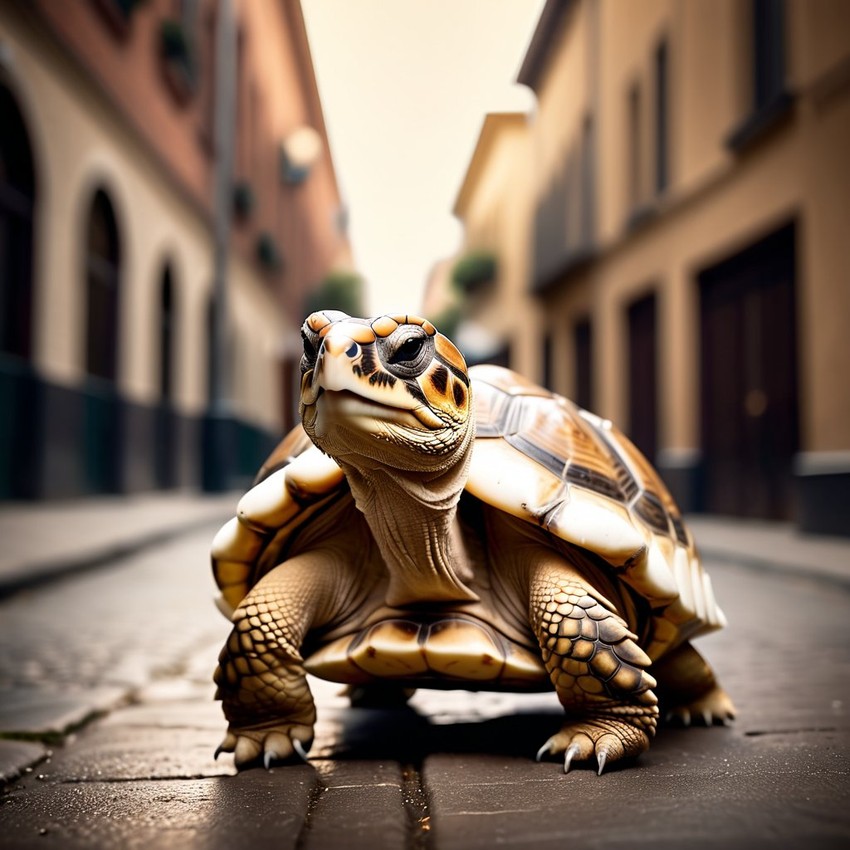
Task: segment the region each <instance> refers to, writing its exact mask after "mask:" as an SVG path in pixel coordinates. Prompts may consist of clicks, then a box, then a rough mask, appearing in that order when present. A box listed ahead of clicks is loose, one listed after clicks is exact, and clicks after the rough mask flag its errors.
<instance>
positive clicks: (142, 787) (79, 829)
mask: <svg viewBox="0 0 850 850" xmlns="http://www.w3.org/2000/svg"><path fill="white" fill-rule="evenodd" d="M314 775H315V774H314V772H313V770H312V769H311V768H309V767H307V766H306V765H305V766H303V767H292V768H290V770H289V771H288V772H287V773H286V774H283V773H282V772H280V771H276V772H274V773H268V772H266V771H251V772H250V773H245V774H240V775H239V776H233V777H213V778H209V779H199V780H193V781H176V780H175V781H159V782H151V781H144V782H81V783H76V784H70V785H67V786H64V787H63V790H62V793H57V792H56V787H55V786H52V785H50V784H46V783H31V784H29V785H27V787H26V788H25V789H24V790H16V791H13V792H12V793H11V794H10V795H9V796H7V797H6V798H5V801H4V803H3V805H2V807H0V834H2V835H4V836H8V838H5V839H4V840H3V846H4V848H8V850H13V848H14V850H29V848H40V849H41V850H43V848H57V850H66V848H67V849H68V850H99V849H100V848H103V850H114V848H118V847H120V848H122V850H152V848H176V847H180V848H191V847H204V848H210V850H217V848H222V850H232V848H235V847H250V848H251V850H265V849H266V848H269V850H272V848H274V850H294V848H295V847H297V846H299V840H300V836H301V834H302V830H303V827H304V821H305V818H306V817H307V813H308V811H309V809H310V801H311V797H312V795H313V789H314Z"/></svg>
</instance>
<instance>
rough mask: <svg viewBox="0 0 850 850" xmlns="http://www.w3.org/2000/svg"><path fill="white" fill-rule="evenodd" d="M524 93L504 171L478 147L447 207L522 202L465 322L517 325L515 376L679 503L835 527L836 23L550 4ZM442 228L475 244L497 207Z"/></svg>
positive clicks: (844, 134)
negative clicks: (488, 283) (494, 274)
mask: <svg viewBox="0 0 850 850" xmlns="http://www.w3.org/2000/svg"><path fill="white" fill-rule="evenodd" d="M519 81H520V82H522V83H524V84H526V85H528V86H529V87H530V88H531V89H532V90H533V91H534V93H535V95H536V98H537V103H536V108H535V111H534V113H533V114H531V115H529V116H528V118H527V122H528V127H527V130H526V134H527V139H526V140H525V142H524V147H523V148H522V149H520V148H519V147H517V148H516V150H515V152H514V154H513V155H514V156H515V157H516V159H517V162H515V163H513V164H512V165H510V166H505V165H504V164H500V165H498V168H496V167H495V166H494V172H497V173H490V171H489V167H480V166H479V165H477V164H476V158H479V159H480V158H487V149H488V148H492V147H493V144H492V140H491V141H490V142H487V143H485V138H484V134H482V140H481V143H479V147H478V149H477V150H476V153H475V155H474V157H473V161H472V164H471V166H470V169H469V172H468V174H467V180H466V182H465V184H464V188H463V189H462V191H461V194H460V196H459V197H460V199H461V200H463V199H464V198H469V197H476V196H477V197H479V198H480V199H481V204H482V206H484V207H492V208H493V209H495V208H497V207H499V206H504V205H506V204H507V205H508V206H511V204H512V201H513V199H514V198H521V197H523V196H524V195H525V194H527V193H530V195H531V199H530V202H529V203H528V204H527V205H526V207H525V208H527V209H528V210H529V214H528V216H527V218H526V220H525V221H524V222H523V223H522V224H521V225H519V229H520V231H521V233H522V239H518V238H517V237H516V236H513V237H512V238H511V239H502V240H500V243H499V246H498V248H497V252H498V255H499V258H498V265H499V268H500V269H501V268H502V267H506V268H511V269H520V268H523V269H524V273H523V272H522V271H518V272H511V273H509V274H507V275H505V276H504V277H501V278H500V279H499V281H498V285H497V286H495V287H493V288H492V290H491V297H490V298H489V300H488V303H487V304H486V307H485V306H481V305H476V304H475V302H474V301H471V302H470V303H469V304H468V305H467V312H468V315H467V318H468V319H469V320H471V321H480V322H484V323H486V324H487V325H488V326H489V327H491V328H492V329H493V330H494V332H495V333H497V334H500V335H502V336H503V337H504V336H507V335H508V334H509V332H510V331H509V330H508V329H507V328H506V327H505V326H504V324H505V323H504V321H503V323H502V325H501V326H500V325H499V324H498V322H495V321H494V320H493V319H492V317H493V316H502V317H505V316H510V317H511V318H510V322H512V323H513V325H514V326H518V325H520V324H521V325H522V327H523V329H526V328H527V331H528V336H529V337H530V338H532V339H533V340H535V344H536V346H537V353H536V354H535V353H534V352H531V351H529V350H524V351H520V350H517V352H516V355H515V356H512V357H511V365H512V366H513V367H514V368H517V369H518V370H520V371H524V372H526V373H528V374H531V375H532V376H533V377H535V378H537V379H539V380H541V381H543V382H545V383H546V384H548V385H549V386H550V387H551V388H553V389H555V390H557V391H559V392H562V393H565V394H566V395H569V396H571V397H573V398H574V399H576V400H577V401H578V402H579V403H580V404H583V405H585V406H588V407H591V408H592V409H594V410H596V411H597V412H598V413H600V414H602V415H604V416H607V417H610V418H611V419H613V420H615V421H616V422H618V423H619V424H621V425H622V426H623V427H624V428H625V429H626V430H627V431H628V432H629V433H630V434H631V436H632V437H633V439H634V440H635V441H636V442H637V443H638V445H639V446H640V447H641V448H642V449H643V450H644V451H645V452H646V453H647V454H648V455H649V456H650V457H651V458H652V459H653V460H654V461H655V463H656V464H657V465H658V467H659V469H660V470H661V471H662V473H663V474H664V475H665V477H666V479H667V481H668V482H669V484H670V485H671V487H672V489H673V491H674V494H675V495H676V496H677V497H678V499H679V501H680V502H681V503H682V506H683V507H684V508H685V509H688V510H703V511H710V512H715V513H723V514H732V515H736V516H754V517H762V518H776V519H784V520H792V521H795V522H796V523H797V524H798V525H799V526H800V527H801V528H803V529H805V530H811V531H822V532H829V533H839V534H847V533H850V384H848V383H847V381H846V380H844V372H845V371H846V368H847V366H848V364H850V336H848V335H847V333H846V326H847V321H848V319H850V288H848V286H847V284H846V281H847V280H848V277H850V251H848V250H847V246H846V239H847V233H848V231H849V230H850V169H848V168H847V164H846V152H847V151H848V150H850V5H848V4H846V3H842V2H831V0H785V2H782V0H712V1H711V2H708V1H707V0H705V2H701V0H636V2H621V0H574V2H570V1H569V0H558V1H557V2H556V0H550V2H548V3H547V4H546V6H545V7H544V10H543V13H542V16H541V20H540V22H539V25H538V28H537V31H536V33H535V35H534V37H533V39H532V43H531V45H530V47H529V50H528V53H527V55H526V57H525V61H524V63H523V66H522V69H521V71H520V74H519ZM502 135H505V133H502ZM503 141H507V139H504V140H503ZM493 182H499V183H500V184H501V188H500V190H499V192H497V193H491V194H493V197H494V198H495V200H493V201H485V200H484V198H485V195H487V192H488V190H487V189H486V186H487V185H488V184H489V183H493ZM526 185H527V186H530V187H531V188H530V190H526V188H525V186H526ZM457 212H458V215H459V216H460V217H461V219H462V220H463V221H464V224H465V225H466V232H467V245H466V249H467V250H469V249H470V247H471V246H473V245H474V244H476V243H478V242H479V241H480V240H481V236H480V233H481V230H480V227H479V225H478V222H480V221H484V220H487V218H488V215H490V214H491V213H488V211H487V210H486V209H476V208H474V206H473V205H471V204H470V203H468V202H466V203H461V204H460V207H459V209H458V210H457ZM508 254H509V255H510V256H507V255H508ZM503 255H504V256H503ZM520 315H522V317H523V318H522V321H521V322H520V321H519V318H518V317H519V316H520ZM511 350H512V351H513V350H514V349H513V346H512V347H511Z"/></svg>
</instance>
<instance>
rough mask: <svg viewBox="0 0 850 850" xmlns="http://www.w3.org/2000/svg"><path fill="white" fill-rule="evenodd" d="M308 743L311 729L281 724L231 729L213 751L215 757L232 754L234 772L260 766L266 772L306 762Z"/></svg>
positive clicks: (311, 736)
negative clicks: (284, 765)
mask: <svg viewBox="0 0 850 850" xmlns="http://www.w3.org/2000/svg"><path fill="white" fill-rule="evenodd" d="M312 743H313V730H312V728H311V727H309V726H301V725H296V724H292V723H285V724H280V725H271V724H267V725H265V726H254V727H242V728H238V729H237V728H233V727H231V728H230V729H228V730H227V734H226V735H225V736H224V740H223V741H222V742H221V744H219V746H218V749H216V751H215V758H218V757H219V755H220V754H221V753H233V762H234V764H235V765H236V769H237V770H244V769H245V768H248V767H253V766H255V765H257V764H260V763H262V765H263V766H264V767H265V768H266V769H268V768H270V767H271V766H272V765H273V764H275V763H278V762H293V761H304V762H306V761H307V750H309V749H310V745H311V744H312Z"/></svg>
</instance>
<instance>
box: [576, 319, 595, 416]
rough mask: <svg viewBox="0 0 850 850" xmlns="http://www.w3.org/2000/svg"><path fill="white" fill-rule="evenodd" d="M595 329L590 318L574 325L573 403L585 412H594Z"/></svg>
mask: <svg viewBox="0 0 850 850" xmlns="http://www.w3.org/2000/svg"><path fill="white" fill-rule="evenodd" d="M592 331H593V328H592V325H591V324H590V318H589V317H586V318H583V319H579V320H578V321H577V322H576V323H575V324H574V325H573V363H574V364H575V376H574V380H575V391H574V397H573V401H574V402H575V403H576V404H577V405H578V406H579V407H583V408H584V409H585V410H593V332H592Z"/></svg>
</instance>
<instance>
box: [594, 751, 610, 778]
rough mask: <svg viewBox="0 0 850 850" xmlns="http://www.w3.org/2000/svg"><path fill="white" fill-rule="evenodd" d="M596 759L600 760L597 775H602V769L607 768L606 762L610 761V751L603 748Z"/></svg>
mask: <svg viewBox="0 0 850 850" xmlns="http://www.w3.org/2000/svg"><path fill="white" fill-rule="evenodd" d="M596 761H597V762H599V770H598V771H597V772H596V775H597V776H602V771H603V770H605V763H606V762H607V761H608V752H607V751H606V750H602V752H601V753H597V754H596Z"/></svg>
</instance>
